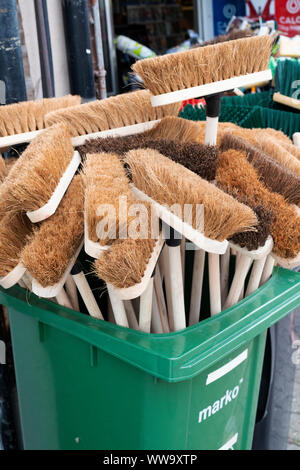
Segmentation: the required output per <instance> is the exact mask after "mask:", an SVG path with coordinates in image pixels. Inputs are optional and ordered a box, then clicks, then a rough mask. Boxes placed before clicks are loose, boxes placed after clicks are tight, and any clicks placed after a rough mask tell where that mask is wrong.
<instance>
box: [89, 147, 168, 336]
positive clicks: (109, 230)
mask: <svg viewBox="0 0 300 470" xmlns="http://www.w3.org/2000/svg"><path fill="white" fill-rule="evenodd" d="M82 174H83V181H84V190H85V251H86V253H87V254H88V255H89V256H91V257H93V258H99V256H101V254H102V252H103V250H105V249H107V248H108V247H109V246H110V245H111V244H112V243H113V242H114V241H115V240H116V239H119V238H122V239H123V238H127V236H128V229H130V223H131V222H134V217H133V216H132V215H130V212H132V210H133V209H135V208H136V206H137V204H136V203H137V201H135V200H134V198H133V194H132V189H131V187H130V182H129V179H128V177H127V175H126V173H125V170H124V167H123V165H122V163H121V161H120V159H119V158H118V157H117V156H116V155H114V154H113V153H105V152H102V153H99V154H88V155H87V158H86V160H85V164H84V167H83V172H82ZM139 205H141V203H140V202H139ZM142 209H146V210H147V220H146V221H144V224H146V223H148V219H149V218H150V217H148V215H150V212H149V209H150V207H149V205H148V204H145V203H143V207H142ZM152 241H153V240H152ZM154 245H155V243H154V244H153V248H154ZM160 245H161V244H159V245H158V249H159V247H160ZM124 246H125V248H126V245H124ZM154 252H155V253H156V252H157V249H155V250H154ZM101 259H102V258H101ZM151 269H152V271H153V269H154V266H152V268H150V271H151ZM152 271H151V272H150V273H149V272H148V271H147V275H145V278H144V279H143V282H142V283H141V285H140V286H137V287H135V288H133V289H130V290H129V291H130V292H131V291H132V292H133V293H132V296H131V297H130V293H128V292H126V294H124V295H125V297H124V295H123V294H122V292H121V291H119V292H118V293H116V292H115V290H114V289H113V288H112V287H111V286H108V292H109V297H110V301H111V304H112V308H113V312H114V315H115V319H116V322H117V323H118V324H119V325H122V326H127V320H126V316H125V305H124V303H123V302H122V300H127V301H129V300H131V298H135V297H140V307H141V308H140V328H142V329H143V331H144V330H145V328H146V329H147V328H148V326H149V325H150V320H151V310H152V294H151V292H152V290H153V279H152V280H151V279H150V278H149V274H150V275H151V274H152ZM125 288H126V286H125ZM127 290H128V289H127ZM137 293H139V294H137ZM126 295H127V297H126ZM128 296H129V297H128ZM123 297H124V299H123ZM150 297H151V301H150ZM127 304H128V302H127ZM129 313H130V312H129Z"/></svg>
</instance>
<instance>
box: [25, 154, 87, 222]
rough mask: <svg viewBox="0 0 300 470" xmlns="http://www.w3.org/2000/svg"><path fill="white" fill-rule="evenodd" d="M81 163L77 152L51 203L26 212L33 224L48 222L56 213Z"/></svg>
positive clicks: (50, 200) (51, 198)
mask: <svg viewBox="0 0 300 470" xmlns="http://www.w3.org/2000/svg"><path fill="white" fill-rule="evenodd" d="M80 163H81V157H80V155H79V153H78V152H77V151H75V152H74V155H73V158H72V160H71V161H70V163H69V165H68V166H67V168H66V171H65V172H64V174H63V175H62V177H61V178H60V180H59V183H58V185H57V186H56V189H55V191H54V193H53V194H52V196H51V197H50V199H49V201H48V202H47V203H46V204H45V205H44V206H42V207H40V208H39V209H37V210H34V211H28V212H26V215H27V216H28V218H29V219H30V220H31V222H32V223H37V222H41V221H42V220H46V219H48V217H50V216H51V215H53V214H54V213H55V211H56V209H57V208H58V206H59V204H60V201H61V200H62V198H63V196H64V194H65V192H66V191H67V189H68V187H69V185H70V183H71V181H72V179H73V177H74V175H75V173H76V171H77V168H78V167H79V165H80Z"/></svg>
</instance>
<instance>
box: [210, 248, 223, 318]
mask: <svg viewBox="0 0 300 470" xmlns="http://www.w3.org/2000/svg"><path fill="white" fill-rule="evenodd" d="M208 277H209V297H210V314H211V316H213V315H217V314H218V313H220V312H221V309H222V306H221V282H220V257H219V255H216V254H214V253H208Z"/></svg>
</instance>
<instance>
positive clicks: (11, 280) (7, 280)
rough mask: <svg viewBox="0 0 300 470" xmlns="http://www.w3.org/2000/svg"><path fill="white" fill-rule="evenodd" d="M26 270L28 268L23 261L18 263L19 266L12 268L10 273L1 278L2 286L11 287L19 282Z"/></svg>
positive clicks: (0, 284)
mask: <svg viewBox="0 0 300 470" xmlns="http://www.w3.org/2000/svg"><path fill="white" fill-rule="evenodd" d="M25 271H26V268H25V266H24V265H23V264H22V263H19V264H17V266H16V267H15V268H14V269H12V270H11V271H10V273H8V274H7V275H6V276H4V277H1V278H0V286H2V287H3V288H4V289H9V288H10V287H12V286H14V285H15V284H17V283H18V282H19V280H20V279H21V278H22V277H23V275H24V273H25Z"/></svg>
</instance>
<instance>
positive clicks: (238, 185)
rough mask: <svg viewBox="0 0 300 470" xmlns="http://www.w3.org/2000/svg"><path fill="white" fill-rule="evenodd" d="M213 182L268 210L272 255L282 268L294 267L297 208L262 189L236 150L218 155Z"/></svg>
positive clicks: (299, 224)
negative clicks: (269, 211)
mask: <svg viewBox="0 0 300 470" xmlns="http://www.w3.org/2000/svg"><path fill="white" fill-rule="evenodd" d="M216 179H217V182H218V184H220V185H221V186H222V187H223V188H226V189H228V190H229V191H232V190H233V189H234V190H235V191H237V192H239V193H241V194H243V195H245V196H246V197H247V198H248V200H249V201H250V202H251V203H252V204H261V205H263V206H264V207H266V208H267V209H269V210H271V211H272V222H271V235H272V237H273V242H274V247H273V252H272V255H273V257H275V259H276V260H277V261H278V262H279V263H280V264H282V265H284V266H287V267H289V266H293V265H295V266H296V265H298V264H299V258H300V257H299V253H300V239H299V230H300V217H299V216H298V212H297V209H296V208H295V207H294V206H293V205H290V204H288V203H287V202H286V201H285V200H284V198H283V196H281V195H280V194H277V193H272V192H270V191H269V190H268V189H267V188H266V186H265V185H264V184H263V183H262V182H261V181H260V178H259V175H258V173H257V171H256V170H255V169H254V167H253V166H252V165H251V164H250V163H249V162H248V161H247V158H246V155H245V154H243V152H241V151H237V150H228V151H226V152H224V153H222V154H220V155H219V165H218V169H217V176H216Z"/></svg>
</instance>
